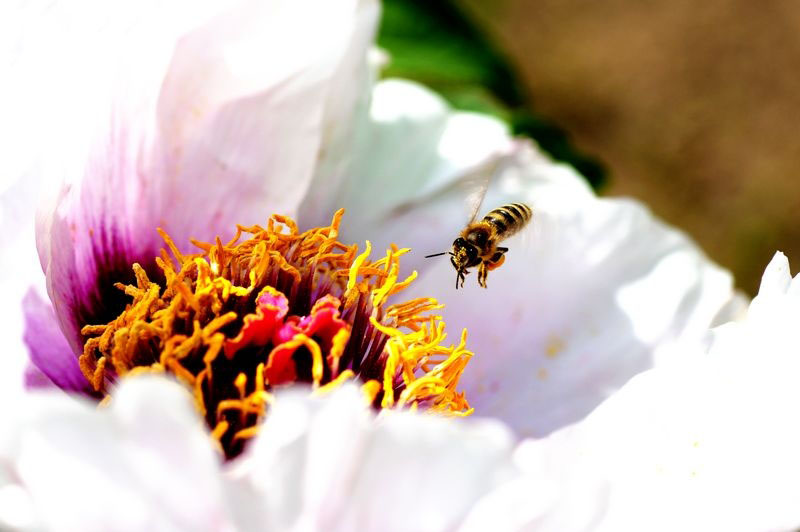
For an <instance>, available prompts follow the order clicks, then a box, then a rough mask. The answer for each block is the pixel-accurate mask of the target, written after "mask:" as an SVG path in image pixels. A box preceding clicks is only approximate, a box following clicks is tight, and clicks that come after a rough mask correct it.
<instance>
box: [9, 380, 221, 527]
mask: <svg viewBox="0 0 800 532" xmlns="http://www.w3.org/2000/svg"><path fill="white" fill-rule="evenodd" d="M2 416H3V418H4V419H3V426H4V427H5V428H6V429H5V431H4V433H3V435H2V438H1V439H0V456H2V463H3V464H5V467H6V468H7V469H8V471H7V472H8V473H9V474H8V477H7V479H6V482H7V484H6V486H9V485H12V486H18V488H20V489H23V490H24V491H25V493H27V494H28V495H29V496H30V498H31V499H32V501H33V503H34V505H35V508H36V513H37V518H38V520H39V521H40V522H41V523H42V524H43V525H44V526H45V527H46V528H47V529H48V530H143V529H149V530H187V529H190V530H221V529H225V528H226V527H227V526H228V525H227V523H228V519H229V518H228V515H227V509H226V507H225V506H224V505H223V499H222V491H221V477H220V464H219V461H220V458H219V456H218V455H217V454H216V453H215V452H214V451H213V450H212V448H211V444H210V438H209V436H208V433H207V431H206V430H205V429H204V428H203V425H202V421H201V420H200V419H199V417H198V415H197V413H196V411H195V409H194V406H193V404H192V402H191V399H190V397H189V396H188V394H187V393H186V391H185V390H184V389H183V388H182V387H181V386H179V385H177V384H175V383H173V382H169V381H166V380H164V379H160V378H155V377H140V378H131V379H126V380H125V381H124V382H123V384H122V385H121V386H120V388H119V389H118V390H117V391H116V393H115V394H114V399H113V401H112V404H111V406H110V407H109V408H108V409H100V410H98V409H97V407H96V406H95V405H94V404H89V403H83V402H79V401H78V400H75V399H72V398H69V397H67V396H65V395H63V394H59V395H50V394H40V393H31V394H29V395H28V396H27V397H26V398H25V400H24V402H22V403H21V404H17V405H15V408H14V409H8V410H4V411H3V412H2Z"/></svg>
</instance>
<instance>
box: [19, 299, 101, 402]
mask: <svg viewBox="0 0 800 532" xmlns="http://www.w3.org/2000/svg"><path fill="white" fill-rule="evenodd" d="M22 309H23V312H24V313H25V331H24V333H23V339H24V340H25V345H27V346H28V351H29V354H30V359H31V362H32V363H33V364H34V365H35V367H36V369H38V370H39V371H40V372H41V373H42V375H41V376H37V375H36V374H35V372H33V373H32V372H31V371H30V370H29V371H26V374H25V381H26V385H28V386H30V387H38V385H41V384H42V377H45V378H47V379H49V380H50V381H52V383H53V384H55V385H56V386H57V387H59V388H61V389H63V390H66V391H71V392H83V393H88V392H89V383H88V382H87V381H86V377H84V376H83V374H82V373H81V370H80V367H79V366H78V357H77V355H75V354H74V352H73V350H72V349H71V348H70V346H69V344H68V343H67V339H66V338H64V334H63V333H62V332H61V328H60V327H59V326H58V322H57V321H56V315H55V312H53V307H52V306H51V305H50V303H49V302H48V301H45V300H43V299H42V298H41V296H39V294H37V293H36V291H35V290H34V289H30V290H28V293H27V294H25V297H24V298H23V300H22ZM29 377H30V379H29Z"/></svg>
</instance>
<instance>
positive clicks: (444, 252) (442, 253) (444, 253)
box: [425, 251, 452, 259]
mask: <svg viewBox="0 0 800 532" xmlns="http://www.w3.org/2000/svg"><path fill="white" fill-rule="evenodd" d="M447 253H450V252H449V251H442V252H441V253H434V254H433V255H425V258H426V259H429V258H431V257H439V256H441V255H446V254H447ZM451 255H452V253H451Z"/></svg>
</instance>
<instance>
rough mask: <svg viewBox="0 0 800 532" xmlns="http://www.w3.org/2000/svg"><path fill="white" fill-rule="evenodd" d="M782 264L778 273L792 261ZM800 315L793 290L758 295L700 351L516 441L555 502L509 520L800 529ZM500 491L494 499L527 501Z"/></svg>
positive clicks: (557, 526) (569, 525)
mask: <svg viewBox="0 0 800 532" xmlns="http://www.w3.org/2000/svg"><path fill="white" fill-rule="evenodd" d="M780 266H781V268H785V269H786V272H782V273H781V277H783V278H784V279H785V278H786V277H785V275H784V274H786V275H788V264H786V262H785V261H784V260H783V259H781V260H780ZM770 268H774V265H773V266H770ZM768 269H769V268H768ZM769 273H770V272H768V274H767V275H769ZM772 273H774V271H773V272H772ZM765 277H766V275H765ZM755 307H758V308H757V309H756V308H755ZM798 320H800V301H799V300H798V299H797V298H796V297H795V296H793V295H792V294H782V295H781V294H773V296H772V297H771V298H769V299H762V300H761V301H760V302H754V303H753V305H752V306H751V309H750V313H749V314H748V316H747V318H746V319H745V320H744V321H743V322H741V323H730V324H727V325H725V326H723V327H720V328H718V329H717V330H715V334H714V341H713V344H712V345H711V347H710V350H709V352H708V355H705V356H704V355H703V354H699V355H698V356H695V357H692V358H690V359H686V360H684V361H683V362H682V363H681V364H676V365H672V366H667V367H659V368H656V369H653V370H651V371H649V372H646V373H644V374H642V375H640V376H638V377H636V378H634V379H632V380H631V382H630V383H629V384H627V385H626V386H625V387H623V388H622V389H621V390H620V391H619V392H617V393H616V394H615V395H614V396H613V397H612V398H611V399H609V400H608V401H607V402H605V403H604V404H603V405H601V406H600V407H599V408H598V409H597V410H596V411H595V412H593V413H592V414H591V415H590V416H589V417H587V418H586V419H585V420H584V421H582V422H580V423H579V424H577V425H575V426H572V427H568V428H565V429H563V430H561V431H559V432H557V433H555V434H553V435H551V436H550V437H548V438H546V439H544V440H540V441H529V442H527V443H525V444H523V445H522V446H521V447H520V449H519V450H518V453H517V459H518V460H517V461H518V464H520V465H521V466H522V467H524V468H525V469H526V470H527V472H528V478H527V483H529V484H532V485H533V486H534V488H533V489H544V488H545V487H546V488H547V489H549V490H550V493H551V496H552V501H551V503H550V506H549V508H547V509H546V510H544V511H539V512H538V513H537V514H535V515H528V516H525V517H526V519H522V520H518V521H517V522H516V525H517V526H518V527H520V528H526V527H534V526H535V528H536V529H537V530H564V529H569V530H642V529H647V530H786V529H795V528H797V526H798V525H799V524H800V510H798V506H797V500H798V498H800V487H798V485H797V481H796V480H797V478H798V475H800V460H798V459H797V449H798V446H800V428H798V425H797V423H795V419H796V418H797V413H798V405H800V388H799V387H798V386H797V379H798V376H799V375H800V358H799V357H798V356H797V353H798V349H800V330H798V327H797V323H798ZM506 495H508V497H506V498H505V499H502V500H500V499H499V498H497V497H495V503H496V504H495V505H494V507H493V510H495V511H497V510H498V505H506V506H508V507H511V508H513V507H514V506H515V505H518V504H525V502H526V498H525V497H524V496H517V497H516V498H514V496H513V494H511V493H509V492H506ZM478 517H479V516H475V519H476V521H477V518H478Z"/></svg>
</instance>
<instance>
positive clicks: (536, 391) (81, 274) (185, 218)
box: [17, 2, 732, 435]
mask: <svg viewBox="0 0 800 532" xmlns="http://www.w3.org/2000/svg"><path fill="white" fill-rule="evenodd" d="M348 5H349V6H350V8H349V10H348V9H344V8H343V6H337V7H336V8H331V15H330V16H331V17H338V19H340V20H341V23H336V24H332V23H324V24H322V25H321V27H320V28H316V27H311V26H302V28H303V31H301V32H297V31H289V30H288V29H287V28H289V27H291V26H292V24H294V21H295V20H296V17H302V16H303V15H304V13H305V11H306V9H307V8H304V7H303V6H301V5H299V4H298V3H297V2H291V3H280V2H278V3H274V4H269V5H264V6H261V5H259V6H257V7H254V6H252V5H250V4H248V3H244V4H241V5H237V6H235V7H226V8H224V9H221V10H220V8H214V7H213V6H212V7H209V8H208V9H205V8H203V9H196V6H195V4H192V6H191V11H192V13H191V16H184V10H182V9H181V8H180V7H174V9H171V10H167V11H166V12H161V8H160V7H156V6H149V5H147V4H145V5H142V6H139V7H138V8H136V9H134V10H132V12H130V13H127V14H126V15H125V16H124V17H119V16H117V15H111V14H109V13H110V12H107V11H105V10H106V9H108V8H107V7H105V6H106V4H103V5H102V6H93V7H87V8H86V9H94V8H95V7H96V8H97V11H96V12H95V11H86V12H82V14H83V15H86V16H85V17H73V18H70V19H69V22H70V24H71V25H74V27H72V26H70V25H66V26H65V27H62V26H61V25H59V24H57V22H59V21H63V20H64V18H65V17H66V16H67V15H70V14H71V13H72V12H71V11H70V9H75V8H67V7H65V6H60V5H56V6H55V7H52V8H50V11H48V12H46V16H41V14H40V13H39V12H38V11H35V10H34V12H33V14H32V15H31V16H32V17H35V22H33V23H29V24H28V25H27V28H28V30H27V31H26V33H25V39H24V40H23V44H24V45H22V46H20V48H19V50H17V54H18V60H17V65H19V66H20V68H21V71H20V72H19V76H17V78H18V79H19V83H26V84H28V83H30V82H31V81H32V80H31V79H30V78H31V76H34V75H36V76H40V75H42V74H41V72H45V73H49V72H50V70H48V69H32V68H31V67H30V65H31V64H32V63H33V64H35V62H36V61H39V62H41V63H44V64H45V66H47V67H53V69H54V71H55V72H56V73H58V71H59V70H58V69H63V68H65V67H66V66H67V65H72V64H73V63H75V65H76V66H75V67H76V68H78V69H80V72H82V73H85V75H86V77H85V78H82V79H81V80H79V82H76V83H75V85H76V90H70V89H71V86H70V84H69V83H68V84H67V85H66V87H65V88H64V90H63V92H60V93H58V94H56V95H55V97H53V98H50V99H48V100H47V110H48V113H53V114H55V117H56V118H58V120H53V122H55V125H54V126H53V127H56V128H57V127H62V125H63V124H68V125H69V127H71V128H73V131H71V133H70V135H65V136H59V137H58V138H57V142H54V143H51V142H47V138H45V139H43V142H42V146H41V147H40V151H39V152H37V153H36V154H35V155H36V156H37V157H39V158H38V159H37V158H36V157H34V161H36V162H37V163H38V164H36V165H32V166H31V165H29V172H30V175H35V176H37V177H38V178H39V179H40V180H42V181H44V182H46V183H56V184H57V183H59V182H60V180H64V181H65V184H64V185H52V186H51V185H48V188H52V189H53V190H55V191H56V193H55V194H54V196H55V197H54V198H52V201H51V202H50V203H46V204H45V207H44V208H43V209H42V210H41V212H40V216H39V221H38V224H37V226H38V229H37V242H38V248H39V256H40V259H41V262H42V265H43V268H44V270H45V273H46V279H47V289H48V293H49V295H50V299H51V301H52V303H53V311H50V310H49V307H48V305H47V304H46V303H44V302H42V301H40V300H38V299H37V296H36V295H35V294H31V295H29V296H28V297H27V298H26V300H25V308H26V311H25V316H26V323H27V330H28V334H27V336H26V338H27V340H28V347H29V350H30V353H31V360H32V362H33V363H34V364H35V366H36V368H37V369H38V371H39V372H41V374H36V373H35V372H34V375H33V376H31V377H30V379H29V380H30V381H31V382H42V381H45V382H47V381H49V382H52V383H53V384H55V385H57V386H59V387H61V388H63V389H67V390H77V391H81V392H83V393H89V394H92V393H96V392H97V390H98V388H99V386H97V384H98V383H93V384H94V385H93V386H89V383H88V382H86V379H85V378H84V376H83V375H82V372H81V368H80V367H79V364H78V355H79V354H80V353H82V352H83V351H84V348H85V346H84V344H85V342H86V340H87V337H86V336H85V335H83V334H82V333H81V330H82V329H83V328H84V327H86V326H102V325H104V324H107V323H109V322H110V321H112V320H114V319H116V318H117V316H118V315H119V313H120V312H121V311H122V310H123V308H124V305H125V304H127V303H128V302H130V295H129V294H127V295H126V294H125V293H124V292H123V291H122V290H120V289H119V288H118V286H117V285H118V284H119V283H122V284H123V285H130V286H135V285H136V279H135V276H134V267H133V265H134V264H135V263H138V264H140V265H141V268H142V270H143V271H144V272H145V273H147V275H150V276H151V277H152V276H156V277H157V276H159V275H163V274H161V273H159V270H160V268H159V267H158V266H157V265H156V264H155V258H156V257H157V256H158V255H159V249H160V248H161V247H162V246H163V245H164V243H163V240H162V238H161V236H159V234H158V233H157V232H156V228H158V227H161V228H162V229H163V231H164V234H168V235H170V238H171V241H172V242H176V243H178V244H177V246H178V248H179V249H177V248H176V251H177V253H182V252H183V253H185V252H188V249H187V243H188V242H189V240H190V238H197V239H199V240H201V241H207V242H212V243H213V242H214V241H215V238H217V237H220V239H221V241H223V242H226V241H228V239H229V238H230V237H231V236H232V233H233V231H232V228H235V227H236V224H237V223H238V224H242V225H244V226H252V225H253V224H256V223H259V222H261V223H263V221H264V220H266V218H267V217H268V214H267V213H270V212H275V211H280V212H283V213H286V214H288V215H290V216H291V215H294V214H296V215H297V216H298V217H299V223H300V225H301V226H302V227H304V228H311V227H319V226H325V225H326V224H327V223H328V221H329V220H330V217H331V216H332V214H333V212H334V211H336V210H337V209H339V208H340V207H342V206H344V207H345V208H346V209H347V210H348V213H349V214H348V215H347V216H348V217H349V218H345V221H344V223H343V224H342V226H341V229H340V234H339V239H340V241H342V242H353V241H356V242H358V241H363V240H367V239H370V240H372V241H373V242H374V243H375V244H376V245H375V247H376V248H378V249H390V246H391V245H392V244H394V243H400V244H401V245H408V246H409V247H411V249H412V250H419V251H417V252H412V253H411V254H410V255H409V256H408V257H406V258H407V259H408V260H405V261H404V264H407V265H410V266H411V267H412V268H414V269H416V270H418V271H420V272H422V274H421V275H420V276H419V279H418V281H417V283H416V284H417V286H416V287H415V288H409V291H408V292H407V293H408V294H409V295H410V296H417V297H420V298H422V297H428V298H430V297H436V298H438V299H441V300H442V301H444V302H445V304H446V305H447V310H445V316H446V317H447V319H448V320H450V321H451V322H453V323H454V324H455V325H456V327H458V330H460V329H462V328H464V327H466V328H468V329H469V328H474V329H476V330H478V331H480V334H476V335H474V336H475V338H474V342H475V345H476V346H477V348H478V352H483V353H486V354H484V355H483V356H480V357H475V359H474V360H473V364H474V369H473V370H472V371H471V372H467V373H466V375H465V381H464V387H465V388H466V392H467V395H468V396H474V398H475V401H476V405H477V408H478V411H479V413H481V414H483V415H489V416H495V417H499V418H501V419H503V420H505V421H507V422H508V423H510V424H511V425H512V426H513V427H514V428H515V430H517V432H518V433H519V434H521V435H543V434H546V433H548V432H549V431H551V430H554V429H556V428H559V427H561V426H563V425H564V424H566V423H570V422H573V421H576V420H578V419H580V418H582V417H583V416H585V415H586V414H587V413H588V412H589V411H591V410H592V408H594V406H596V405H597V404H599V403H600V402H601V401H602V400H603V399H604V398H606V397H607V396H608V395H610V394H611V393H612V392H613V391H614V390H615V389H617V388H618V387H619V386H621V385H622V384H623V383H624V382H625V381H626V380H627V379H629V378H630V377H631V376H633V375H635V374H636V373H638V372H640V371H643V370H645V369H647V368H649V367H651V366H652V365H653V364H655V362H656V360H657V359H658V358H659V357H661V358H663V357H662V355H663V353H665V352H668V351H669V350H670V349H672V346H675V345H681V344H682V343H683V342H689V343H690V342H693V341H695V340H697V339H698V338H700V337H702V335H703V334H704V333H705V330H706V328H707V327H708V326H709V325H710V324H711V323H712V322H713V320H714V319H715V318H716V317H718V314H719V313H720V312H723V313H724V312H726V310H725V309H726V308H727V307H726V305H728V304H729V302H730V301H731V298H732V290H731V280H730V276H729V275H728V274H727V272H724V271H722V270H720V269H719V268H718V267H716V266H714V265H713V264H711V263H710V262H708V260H707V259H706V258H705V257H704V256H703V255H702V253H701V252H700V251H699V250H698V249H697V248H696V246H695V245H694V244H693V243H691V241H689V240H688V239H687V238H686V237H684V236H683V235H681V234H680V233H678V232H676V231H674V230H672V229H670V228H667V227H665V226H664V225H663V224H661V223H660V222H658V221H657V220H655V219H653V218H652V216H651V215H650V214H649V213H647V211H646V210H645V209H644V208H642V207H641V206H639V205H638V204H636V203H634V202H631V201H629V200H611V199H598V198H596V197H595V196H594V195H593V194H592V192H591V191H590V190H589V189H588V187H586V185H585V184H584V183H583V181H582V180H581V179H580V177H579V176H577V174H575V172H574V171H573V170H571V169H570V168H568V167H566V166H563V165H558V164H554V163H552V162H550V161H549V160H547V159H546V157H544V156H543V155H541V154H540V153H538V152H537V151H536V148H535V147H532V146H529V145H527V144H526V143H524V142H519V141H515V140H513V139H511V138H510V137H509V135H508V132H507V130H506V128H505V127H504V126H503V125H502V124H501V123H499V122H497V121H495V120H493V119H490V118H487V117H483V116H480V115H474V114H469V113H458V112H452V111H450V110H449V109H448V108H447V107H446V105H445V104H444V103H443V102H442V101H441V99H439V98H438V97H436V96H435V95H433V94H431V93H430V92H429V91H426V90H424V89H422V88H421V87H419V86H416V85H413V84H409V83H406V82H400V81H386V82H382V83H379V84H377V85H376V86H375V88H374V90H373V91H372V94H371V102H370V103H369V105H366V103H365V102H367V101H368V100H370V97H369V93H368V92H364V91H363V90H359V89H362V88H363V87H364V86H365V85H366V82H367V80H368V79H369V77H370V75H369V61H368V45H369V42H370V39H371V36H372V34H373V32H374V24H375V21H376V18H377V6H376V5H375V4H374V3H372V2H363V3H351V4H348ZM28 9H33V8H28ZM154 9H158V10H159V16H158V17H157V21H158V22H154V20H156V17H153V16H151V15H152V13H153V10H154ZM319 9H322V8H319ZM325 9H328V8H327V7H326V8H325ZM89 15H91V16H89ZM320 15H323V13H321V12H320ZM169 17H172V18H171V19H170V18H169ZM259 17H260V18H259ZM322 18H324V17H322ZM332 20H334V19H329V20H328V22H330V21H332ZM245 21H246V23H245ZM20 26H24V25H23V24H20ZM233 28H236V31H233ZM270 28H273V29H274V31H273V29H270ZM98 29H102V30H103V33H102V34H101V35H102V36H103V38H104V39H108V43H107V45H106V46H103V47H96V46H94V40H93V39H94V38H95V37H94V36H95V35H97V31H98ZM256 29H257V30H258V31H256ZM245 30H248V31H245ZM54 32H55V35H54ZM58 32H65V33H66V36H65V37H64V39H59V38H57V37H58V35H59V33H58ZM44 35H46V36H47V37H48V38H47V39H45V38H44ZM311 35H313V36H314V38H313V39H311V38H310V36H311ZM283 38H285V39H289V40H288V41H285V42H284V41H278V39H283ZM326 39H327V40H326ZM311 41H313V42H314V44H313V45H312V44H310V42H311ZM104 42H105V41H104ZM278 42H280V43H281V47H280V48H279V47H278V45H277V43H278ZM53 43H58V45H57V46H55V45H54V44H53ZM287 43H294V44H291V45H290V44H287ZM326 43H327V44H326ZM279 49H280V50H283V49H289V50H291V51H292V54H294V55H292V57H289V56H287V55H286V54H280V60H279V61H278V60H276V61H265V60H263V58H264V57H265V54H275V53H276V51H277V50H279ZM109 54H111V55H113V57H114V61H113V64H114V65H116V68H114V69H112V70H111V71H110V72H109V71H107V70H103V69H97V68H92V67H93V66H95V65H97V64H98V61H100V60H105V59H107V58H108V57H109ZM23 67H24V68H23ZM198 72H203V73H204V76H203V77H202V78H198V77H197V76H198V75H197V73H198ZM26 76H27V77H26ZM199 79H202V82H201V81H199ZM37 80H38V79H37ZM38 81H44V80H38ZM77 87H81V88H82V87H89V90H90V91H91V92H90V97H84V96H83V95H81V94H80V93H79V91H77ZM123 87H124V90H123V89H122V88H123ZM254 95H255V96H254ZM68 97H69V98H73V99H74V101H70V102H69V105H67V104H66V102H65V101H64V100H65V99H66V98H68ZM295 108H296V109H295ZM84 115H85V116H89V117H92V118H93V119H92V120H89V121H86V120H83V121H81V120H77V119H75V120H67V119H68V118H71V117H72V116H76V117H77V116H84ZM85 122H86V123H85ZM76 124H77V125H76ZM259 139H262V140H260V141H259ZM51 151H52V153H51ZM290 176H291V177H290ZM486 178H488V179H489V185H490V186H489V188H488V192H487V195H486V199H485V201H484V203H485V204H486V205H487V206H492V205H497V204H500V203H503V202H506V201H511V200H521V201H528V202H530V204H531V205H532V207H533V208H534V213H535V214H534V221H533V222H532V223H531V227H532V229H531V231H530V232H529V234H528V235H527V241H524V242H521V241H520V240H522V239H512V240H511V241H509V242H508V246H509V247H510V249H511V251H510V252H509V255H508V257H509V258H508V260H507V264H506V265H504V266H503V267H502V268H500V269H498V270H497V271H495V272H493V273H492V275H491V277H490V279H489V290H487V291H484V290H477V288H475V287H474V286H473V287H468V289H467V290H465V291H463V292H461V291H459V292H455V291H454V290H451V289H448V288H446V287H448V286H452V273H453V272H452V271H451V269H450V267H449V265H448V264H447V263H446V261H433V260H427V261H426V260H425V259H422V256H423V255H425V254H427V253H429V252H431V251H439V250H442V249H443V248H447V247H448V245H449V243H450V242H451V240H452V239H453V238H454V237H455V235H456V234H457V233H458V231H459V230H460V229H461V228H462V227H463V225H464V224H465V219H466V213H465V208H464V204H465V202H464V196H465V194H464V191H465V190H468V189H469V188H470V187H472V188H474V183H476V182H481V181H483V182H485V181H486ZM180 250H183V251H180ZM622 250H624V260H618V259H619V258H620V256H621V255H622ZM29 277H30V274H29ZM154 278H155V277H154ZM446 279H449V281H448V282H446V283H445V280H446ZM18 284H19V283H18ZM23 284H24V283H23ZM512 285H513V287H514V288H516V289H515V290H511V287H512ZM51 312H54V315H55V316H56V318H57V321H58V324H59V325H60V331H59V330H58V328H56V327H54V325H53V320H52V316H53V314H52V313H51ZM88 331H91V329H88ZM62 333H63V335H62ZM471 351H473V352H476V350H475V349H471ZM98 360H99V358H98ZM84 366H86V364H85V365H84ZM84 370H86V367H84ZM84 373H85V371H84ZM532 383H533V384H534V385H531V384H532Z"/></svg>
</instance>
